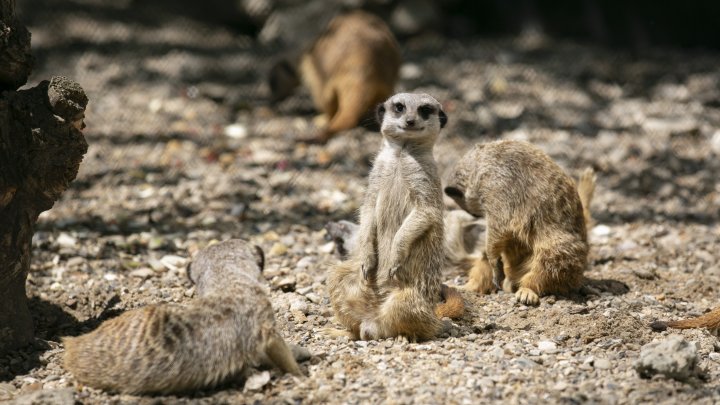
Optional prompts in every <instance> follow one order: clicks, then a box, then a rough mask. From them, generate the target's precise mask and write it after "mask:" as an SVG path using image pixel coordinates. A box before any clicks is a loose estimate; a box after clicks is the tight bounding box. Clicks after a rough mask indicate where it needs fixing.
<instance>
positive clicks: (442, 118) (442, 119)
mask: <svg viewBox="0 0 720 405" xmlns="http://www.w3.org/2000/svg"><path fill="white" fill-rule="evenodd" d="M438 115H439V116H440V128H445V125H446V124H447V120H448V118H447V114H445V111H443V110H442V109H440V110H438Z"/></svg>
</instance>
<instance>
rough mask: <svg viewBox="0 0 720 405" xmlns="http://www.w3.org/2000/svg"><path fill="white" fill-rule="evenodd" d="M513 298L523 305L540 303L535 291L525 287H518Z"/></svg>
mask: <svg viewBox="0 0 720 405" xmlns="http://www.w3.org/2000/svg"><path fill="white" fill-rule="evenodd" d="M515 299H516V300H517V301H518V302H519V303H521V304H525V305H538V304H540V297H539V296H538V295H537V293H536V292H535V291H533V290H531V289H529V288H527V287H520V288H518V290H517V292H516V293H515Z"/></svg>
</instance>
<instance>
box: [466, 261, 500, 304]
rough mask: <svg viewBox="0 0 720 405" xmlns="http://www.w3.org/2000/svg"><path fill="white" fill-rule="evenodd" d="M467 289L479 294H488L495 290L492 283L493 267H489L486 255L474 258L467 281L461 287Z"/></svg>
mask: <svg viewBox="0 0 720 405" xmlns="http://www.w3.org/2000/svg"><path fill="white" fill-rule="evenodd" d="M463 288H464V289H465V290H467V291H474V292H477V293H480V294H490V293H491V292H493V291H494V290H495V286H494V285H493V269H492V268H491V267H490V263H489V262H488V259H487V256H486V255H485V254H484V253H483V255H482V257H479V258H477V259H475V260H474V261H473V263H472V267H471V268H470V272H469V273H468V282H467V283H466V284H465V286H464V287H463Z"/></svg>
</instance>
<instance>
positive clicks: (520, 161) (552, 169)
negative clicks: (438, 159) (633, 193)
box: [445, 141, 595, 305]
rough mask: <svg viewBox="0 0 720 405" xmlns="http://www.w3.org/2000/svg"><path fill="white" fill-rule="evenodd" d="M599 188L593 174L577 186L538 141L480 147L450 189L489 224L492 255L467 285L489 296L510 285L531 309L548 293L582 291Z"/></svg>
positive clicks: (587, 173) (457, 172)
mask: <svg viewBox="0 0 720 405" xmlns="http://www.w3.org/2000/svg"><path fill="white" fill-rule="evenodd" d="M594 189H595V175H594V173H593V171H592V169H587V170H586V171H585V173H583V175H582V177H581V179H580V182H579V184H578V185H577V186H576V184H575V182H574V181H573V179H572V178H570V176H568V175H567V174H565V172H564V171H563V170H562V169H561V168H560V166H558V165H557V164H556V163H555V162H553V161H552V159H550V157H549V156H548V155H547V154H545V153H544V152H543V151H541V150H540V149H539V148H537V147H535V146H533V145H531V144H530V143H527V142H520V141H497V142H490V143H486V144H478V145H476V146H475V147H474V148H473V149H472V150H471V151H469V152H468V153H466V154H465V155H464V156H463V157H462V158H461V159H460V161H459V162H458V163H457V164H456V166H455V168H454V169H453V171H452V173H451V175H450V178H449V181H448V185H447V186H446V187H445V194H447V195H448V196H449V197H451V198H452V199H453V200H455V202H456V203H457V204H458V205H459V206H460V207H461V208H462V209H464V210H465V211H467V212H469V213H470V214H472V215H475V216H483V215H484V216H485V219H486V221H487V229H486V246H485V254H484V255H483V257H480V258H478V259H477V260H476V262H475V264H474V266H473V268H472V269H471V270H470V274H469V278H470V280H469V281H468V284H467V286H466V287H467V288H468V289H472V290H475V291H478V292H482V293H488V292H490V291H492V290H493V287H496V288H501V286H502V287H504V289H505V290H509V291H514V292H515V296H516V298H517V300H518V301H519V302H521V303H523V304H530V305H537V304H538V303H539V302H540V300H539V297H540V296H542V295H546V294H553V293H559V294H567V293H570V292H572V291H577V290H578V289H579V288H580V287H581V285H582V284H583V282H584V280H585V278H584V276H583V272H584V271H585V268H586V267H587V255H588V250H589V246H588V242H587V226H588V224H589V221H590V210H589V207H590V201H591V199H592V195H593V192H594ZM503 280H504V282H503ZM493 285H494V286H493Z"/></svg>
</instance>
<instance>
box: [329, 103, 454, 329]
mask: <svg viewBox="0 0 720 405" xmlns="http://www.w3.org/2000/svg"><path fill="white" fill-rule="evenodd" d="M377 116H378V121H379V122H380V124H381V133H382V136H383V141H382V147H381V149H380V153H379V154H378V155H377V157H376V158H375V162H374V163H373V168H372V170H371V172H370V176H369V181H368V188H367V190H366V192H365V197H364V201H363V204H362V207H361V209H360V229H359V231H358V234H357V239H356V242H355V245H354V246H353V250H352V252H351V254H350V258H349V259H348V260H347V261H344V262H342V263H340V264H339V265H337V266H335V267H334V268H333V269H332V270H331V272H330V275H329V278H328V286H329V292H330V301H331V303H332V306H333V309H334V311H335V315H336V317H337V319H338V320H339V321H340V322H341V323H342V324H343V325H344V326H345V327H347V328H348V330H349V331H350V333H351V334H352V335H353V336H354V337H355V338H360V339H363V340H371V339H379V338H386V337H394V336H398V335H403V336H406V337H408V338H410V339H414V340H425V339H430V338H432V337H434V336H436V335H437V334H438V333H439V332H440V330H441V329H442V322H441V319H440V317H443V316H449V317H459V316H461V315H462V311H463V309H464V305H463V302H462V297H460V295H459V294H458V293H457V291H455V290H453V289H450V288H447V287H444V286H443V285H442V283H441V281H440V277H441V269H442V266H443V263H444V260H445V252H444V239H443V209H444V206H443V197H442V189H441V185H440V177H439V175H438V172H437V167H436V164H435V159H434V157H433V147H434V145H435V141H436V139H437V137H438V134H439V133H440V129H441V128H443V127H444V126H445V124H446V123H447V116H446V115H445V113H444V112H443V111H442V109H441V107H440V103H438V102H437V100H435V99H434V98H432V97H431V96H429V95H427V94H408V93H401V94H396V95H394V96H392V97H390V98H389V99H388V100H387V101H385V103H384V104H382V105H380V106H378V109H377ZM443 296H444V297H445V299H446V302H445V303H439V302H440V300H441V297H443Z"/></svg>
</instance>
